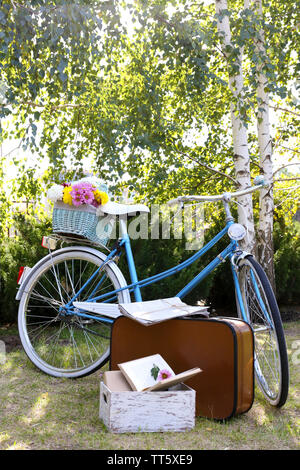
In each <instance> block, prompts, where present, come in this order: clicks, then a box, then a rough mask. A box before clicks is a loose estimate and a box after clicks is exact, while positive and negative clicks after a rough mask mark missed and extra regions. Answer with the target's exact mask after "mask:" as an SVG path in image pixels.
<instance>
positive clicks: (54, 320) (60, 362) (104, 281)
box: [18, 247, 130, 378]
mask: <svg viewBox="0 0 300 470" xmlns="http://www.w3.org/2000/svg"><path fill="white" fill-rule="evenodd" d="M105 258H106V256H105V255H104V254H103V253H100V252H97V251H96V250H90V251H89V250H87V249H80V248H79V247H78V248H76V247H72V248H70V249H67V250H59V251H58V252H53V253H52V256H50V257H49V256H47V257H46V258H45V262H44V263H40V266H39V267H38V269H36V270H35V271H34V272H33V274H32V276H31V277H30V278H29V280H28V282H27V284H26V288H25V291H24V293H23V295H22V297H21V300H20V305H19V313H18V327H19V334H20V339H21V342H22V345H23V348H24V350H25V352H26V354H27V356H28V357H29V359H30V360H31V361H32V362H33V363H34V364H35V365H36V366H37V367H38V368H39V369H41V370H42V371H43V372H45V373H47V374H49V375H52V376H54V377H68V378H77V377H83V376H85V375H88V374H91V373H92V372H94V371H95V370H97V369H99V368H100V367H102V366H103V365H104V364H105V363H106V362H107V361H108V359H109V355H110V349H109V346H110V336H111V323H109V322H108V321H107V319H106V321H105V317H102V318H101V316H100V315H99V320H98V319H97V318H96V319H95V318H93V319H89V318H84V317H81V316H79V315H76V311H74V313H73V314H72V315H66V314H65V313H63V307H64V306H65V305H66V304H67V303H68V302H70V300H71V299H72V297H73V296H74V295H75V293H76V292H78V291H79V290H80V289H81V287H82V286H84V284H85V283H86V281H87V280H88V279H90V277H91V276H92V274H93V273H94V272H95V271H96V270H97V268H98V267H99V266H100V265H101V264H102V263H103V261H104V260H105ZM29 276H30V275H29ZM125 286H126V281H125V278H124V277H123V275H122V273H121V271H120V270H119V268H118V267H117V266H116V265H115V264H114V263H112V262H109V263H108V264H105V265H104V266H103V269H101V270H100V272H99V273H98V274H97V275H96V276H95V278H94V279H93V280H92V281H91V282H90V283H89V284H88V285H87V287H86V288H85V289H84V290H83V291H82V292H81V294H80V296H79V297H78V298H77V299H76V301H81V302H83V301H86V300H87V299H88V298H89V296H91V294H92V293H93V296H94V297H96V296H97V295H101V294H104V293H107V292H110V291H113V290H115V289H119V288H121V287H125ZM111 301H112V302H130V295H129V292H128V290H127V289H125V290H123V291H120V292H119V293H118V294H117V295H116V296H115V298H114V299H112V300H111ZM77 312H78V311H77ZM94 316H95V315H93V317H94Z"/></svg>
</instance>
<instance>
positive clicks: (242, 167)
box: [215, 0, 255, 252]
mask: <svg viewBox="0 0 300 470" xmlns="http://www.w3.org/2000/svg"><path fill="white" fill-rule="evenodd" d="M215 6H216V14H217V15H220V14H222V12H223V13H224V11H226V10H227V9H228V6H227V0H215ZM217 27H218V32H219V36H220V38H221V42H222V50H223V53H224V55H225V57H226V59H227V64H228V73H229V87H230V90H231V92H232V94H233V96H234V98H235V103H231V122H232V138H233V147H234V157H233V158H234V165H235V175H236V180H237V182H238V185H239V189H240V190H242V189H246V188H248V187H249V186H250V185H251V179H250V158H249V151H248V136H247V129H246V127H245V125H244V123H243V120H242V119H241V116H240V113H239V103H242V101H243V84H244V79H243V70H242V50H241V51H240V54H239V56H238V57H236V58H235V63H234V65H235V66H236V71H235V72H234V74H231V66H230V63H229V61H230V58H229V55H230V53H229V50H228V49H229V48H231V47H232V42H231V30H230V23H229V16H228V15H227V14H224V15H223V16H222V17H221V18H220V17H218V19H217ZM228 46H229V48H228ZM239 203H240V204H242V205H243V209H242V208H241V207H240V206H238V217H239V222H240V223H241V224H243V225H244V226H245V227H247V228H248V239H245V240H244V243H243V244H242V247H243V248H245V249H246V250H247V251H250V252H253V251H254V248H255V230H254V220H253V206H252V196H251V194H249V195H246V196H242V197H240V198H239Z"/></svg>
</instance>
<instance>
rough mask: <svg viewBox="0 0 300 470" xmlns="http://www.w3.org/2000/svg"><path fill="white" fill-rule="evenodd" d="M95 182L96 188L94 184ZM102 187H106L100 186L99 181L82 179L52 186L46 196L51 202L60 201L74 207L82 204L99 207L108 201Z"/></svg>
mask: <svg viewBox="0 0 300 470" xmlns="http://www.w3.org/2000/svg"><path fill="white" fill-rule="evenodd" d="M96 182H97V185H98V187H97V186H96V184H95V183H96ZM103 187H104V188H105V189H106V186H104V185H101V184H100V182H99V180H97V181H96V179H92V178H91V179H90V178H84V179H82V180H80V181H77V182H74V183H71V184H69V183H63V184H62V185H59V184H54V185H53V186H51V188H50V189H49V190H48V194H47V195H48V198H49V199H50V200H51V201H52V202H57V201H62V202H64V203H65V204H69V205H70V206H75V207H79V206H81V205H83V204H90V205H92V206H94V207H99V206H100V205H103V204H106V203H107V202H108V201H109V197H108V194H107V193H106V191H102V188H103Z"/></svg>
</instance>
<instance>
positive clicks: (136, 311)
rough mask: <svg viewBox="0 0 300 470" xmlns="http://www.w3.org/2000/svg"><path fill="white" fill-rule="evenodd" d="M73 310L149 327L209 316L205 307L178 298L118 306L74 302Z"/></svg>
mask: <svg viewBox="0 0 300 470" xmlns="http://www.w3.org/2000/svg"><path fill="white" fill-rule="evenodd" d="M74 306H75V308H80V309H82V310H87V311H88V312H92V313H96V314H98V315H104V316H108V317H110V318H117V317H119V316H120V315H125V316H127V317H129V318H131V319H132V320H136V321H138V322H139V323H142V324H143V325H151V324H153V323H159V322H162V321H166V320H170V319H171V318H177V317H182V316H186V315H203V316H205V317H208V316H209V312H208V309H207V307H202V306H200V305H199V306H191V305H187V304H186V303H184V302H182V300H181V299H180V298H179V297H171V298H168V299H158V300H149V301H146V302H128V303H120V304H108V303H96V302H74Z"/></svg>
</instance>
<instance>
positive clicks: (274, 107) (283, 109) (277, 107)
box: [269, 104, 300, 117]
mask: <svg viewBox="0 0 300 470" xmlns="http://www.w3.org/2000/svg"><path fill="white" fill-rule="evenodd" d="M269 107H270V108H272V109H275V111H283V112H284V113H290V114H294V115H295V116H298V117H300V114H299V113H296V112H295V111H292V110H291V109H285V108H281V107H280V106H272V105H270V104H269Z"/></svg>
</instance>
